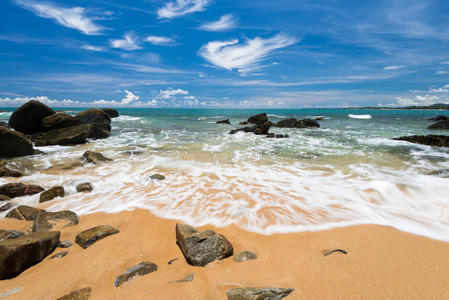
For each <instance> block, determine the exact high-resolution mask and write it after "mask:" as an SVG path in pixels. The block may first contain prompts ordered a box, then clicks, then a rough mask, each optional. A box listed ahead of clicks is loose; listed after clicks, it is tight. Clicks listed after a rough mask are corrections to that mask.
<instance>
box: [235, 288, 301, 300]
mask: <svg viewBox="0 0 449 300" xmlns="http://www.w3.org/2000/svg"><path fill="white" fill-rule="evenodd" d="M294 290H295V289H283V288H259V287H247V288H237V289H231V290H228V291H227V292H226V295H227V296H228V300H281V299H282V298H285V297H287V296H288V295H290V293H291V292H293V291H294Z"/></svg>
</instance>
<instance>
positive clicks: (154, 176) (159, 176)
mask: <svg viewBox="0 0 449 300" xmlns="http://www.w3.org/2000/svg"><path fill="white" fill-rule="evenodd" d="M150 179H151V180H164V179H165V176H164V175H161V174H154V175H151V176H150Z"/></svg>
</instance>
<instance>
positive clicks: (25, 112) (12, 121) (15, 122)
mask: <svg viewBox="0 0 449 300" xmlns="http://www.w3.org/2000/svg"><path fill="white" fill-rule="evenodd" d="M53 114H55V111H54V110H53V109H51V108H50V107H48V106H47V105H45V104H43V103H41V102H39V101H35V100H31V101H29V102H27V103H25V104H24V105H22V106H21V107H19V108H18V109H16V110H15V111H14V112H13V113H12V115H11V117H10V118H9V126H11V128H14V129H15V130H17V131H20V132H22V133H25V134H35V133H38V132H42V131H43V130H44V129H43V127H42V119H43V118H45V117H47V116H49V115H53Z"/></svg>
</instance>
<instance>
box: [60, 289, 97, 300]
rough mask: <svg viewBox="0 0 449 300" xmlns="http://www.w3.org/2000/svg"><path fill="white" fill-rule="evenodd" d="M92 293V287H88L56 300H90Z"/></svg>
mask: <svg viewBox="0 0 449 300" xmlns="http://www.w3.org/2000/svg"><path fill="white" fill-rule="evenodd" d="M91 293H92V289H91V288H90V287H87V288H83V289H79V290H76V291H73V292H71V293H70V294H67V295H65V296H62V297H59V298H58V299H56V300H88V299H89V297H90V294H91Z"/></svg>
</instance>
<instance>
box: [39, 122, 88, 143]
mask: <svg viewBox="0 0 449 300" xmlns="http://www.w3.org/2000/svg"><path fill="white" fill-rule="evenodd" d="M88 136H89V128H88V126H87V125H84V124H81V125H76V126H71V127H66V128H59V129H53V130H50V131H47V132H45V133H40V134H37V135H34V136H32V139H33V141H34V142H35V144H36V146H50V145H62V146H64V145H79V144H85V143H86V141H87V137H88Z"/></svg>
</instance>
